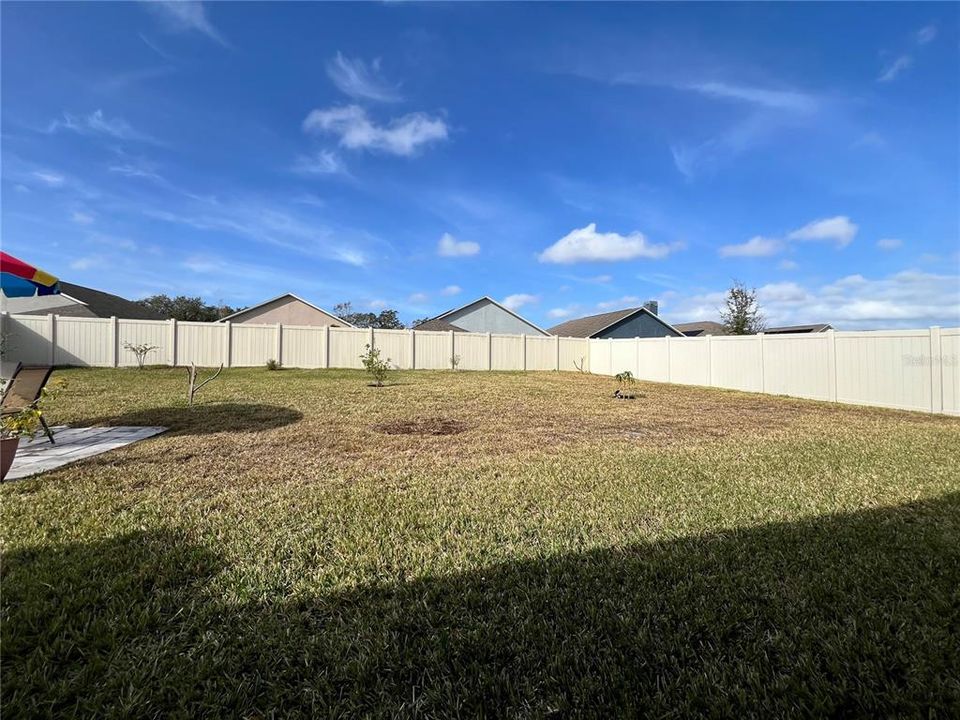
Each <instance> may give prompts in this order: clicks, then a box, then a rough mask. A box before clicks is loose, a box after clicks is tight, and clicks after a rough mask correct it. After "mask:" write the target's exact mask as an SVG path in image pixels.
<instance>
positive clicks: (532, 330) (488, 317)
mask: <svg viewBox="0 0 960 720" xmlns="http://www.w3.org/2000/svg"><path fill="white" fill-rule="evenodd" d="M414 329H415V330H443V331H450V330H452V331H453V332H471V333H502V334H506V335H548V334H549V333H547V331H546V330H543V329H541V328H539V327H537V326H536V325H534V324H533V323H532V322H530V321H529V320H527V319H526V318H524V317H521V316H520V315H518V314H517V313H515V312H514V311H513V310H511V309H510V308H507V307H504V306H503V305H501V304H500V303H498V302H497V301H496V300H494V299H493V298H490V297H486V296H484V297H482V298H480V299H478V300H474V301H473V302H471V303H467V304H466V305H463V306H461V307H458V308H454V309H453V310H448V311H447V312H445V313H443V314H442V315H437V316H436V317H434V318H430V319H429V320H427V321H425V322H422V323H420V324H419V325H417V326H416V327H415V328H414Z"/></svg>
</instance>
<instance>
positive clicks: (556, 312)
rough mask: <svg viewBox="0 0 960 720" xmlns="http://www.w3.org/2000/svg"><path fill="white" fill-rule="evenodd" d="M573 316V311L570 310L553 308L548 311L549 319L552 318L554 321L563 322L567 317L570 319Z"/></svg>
mask: <svg viewBox="0 0 960 720" xmlns="http://www.w3.org/2000/svg"><path fill="white" fill-rule="evenodd" d="M572 314H573V310H571V309H570V308H551V309H550V310H548V311H547V317H551V318H553V319H554V320H562V319H563V318H565V317H570V316H571V315H572Z"/></svg>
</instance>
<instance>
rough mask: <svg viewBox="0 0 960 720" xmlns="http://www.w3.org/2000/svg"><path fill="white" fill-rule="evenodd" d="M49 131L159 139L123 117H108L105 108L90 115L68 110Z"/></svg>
mask: <svg viewBox="0 0 960 720" xmlns="http://www.w3.org/2000/svg"><path fill="white" fill-rule="evenodd" d="M46 131H47V132H48V133H56V132H61V131H69V132H75V133H77V134H79V135H104V136H107V137H111V138H114V139H116V140H131V141H137V142H150V143H156V142H157V140H156V139H154V138H153V137H151V136H150V135H147V134H146V133H142V132H140V131H138V130H135V129H134V128H133V127H132V126H131V125H130V123H128V122H127V121H126V120H124V119H123V118H119V117H116V118H110V117H107V116H106V115H105V114H104V112H103V110H99V109H98V110H94V111H93V112H92V113H90V114H89V115H74V114H71V113H68V112H65V113H63V116H62V117H60V118H58V119H56V120H53V121H52V122H50V124H49V125H48V126H47V130H46Z"/></svg>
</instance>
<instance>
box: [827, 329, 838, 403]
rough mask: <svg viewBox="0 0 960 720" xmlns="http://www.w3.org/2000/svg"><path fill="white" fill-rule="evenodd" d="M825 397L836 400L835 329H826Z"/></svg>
mask: <svg viewBox="0 0 960 720" xmlns="http://www.w3.org/2000/svg"><path fill="white" fill-rule="evenodd" d="M827 399H828V400H830V401H831V402H836V401H837V331H836V330H833V329H830V330H827Z"/></svg>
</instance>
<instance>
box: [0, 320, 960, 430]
mask: <svg viewBox="0 0 960 720" xmlns="http://www.w3.org/2000/svg"><path fill="white" fill-rule="evenodd" d="M3 326H4V332H5V333H7V334H8V335H9V340H8V348H9V349H8V354H9V355H10V356H11V358H13V359H16V360H19V361H20V362H23V363H25V364H51V365H80V366H98V367H126V366H131V365H135V364H136V358H135V356H134V354H133V353H132V352H129V351H127V350H126V349H125V347H124V346H125V345H126V344H127V343H130V344H141V343H146V344H149V345H154V346H156V347H157V348H158V349H157V350H155V351H154V352H152V353H151V354H150V355H148V356H147V362H148V363H149V364H166V365H186V364H189V363H191V362H192V363H196V364H197V365H201V366H217V365H220V363H223V364H224V365H225V366H227V367H245V366H246V367H249V366H257V365H263V364H265V363H266V362H267V360H270V359H273V360H278V361H279V362H280V363H281V364H282V365H284V366H286V367H297V368H360V367H362V365H361V363H360V355H361V353H363V352H364V349H365V346H366V345H372V346H373V347H376V348H379V349H380V351H381V353H382V355H383V356H385V357H387V358H389V359H390V361H391V363H392V364H394V365H395V366H396V367H398V368H401V369H417V370H421V369H424V370H439V369H449V368H450V367H451V364H452V363H451V359H452V358H454V357H456V358H457V359H458V363H457V367H458V368H460V369H462V370H567V371H573V370H580V369H582V370H584V371H588V372H593V373H597V374H601V375H614V374H616V373H619V372H622V371H624V370H629V371H630V372H632V373H633V375H634V376H635V377H637V378H639V379H643V380H653V381H657V382H668V383H679V384H685V385H704V386H708V387H718V388H730V389H736V390H746V391H750V392H761V393H770V394H776V395H791V396H795V397H803V398H812V399H815V400H830V401H835V402H844V403H854V404H859V405H876V406H880V407H890V408H898V409H903V410H919V411H923V412H933V413H947V414H950V415H960V328H938V327H934V328H929V329H927V330H883V331H870V332H836V331H833V330H830V331H828V332H825V333H818V334H813V335H763V334H760V335H750V336H743V337H720V336H717V337H711V336H706V337H696V338H649V339H647V338H642V339H641V338H634V339H624V340H620V339H617V340H586V339H582V338H558V337H542V336H533V335H498V334H489V333H487V334H482V333H452V332H428V331H418V330H372V329H356V328H331V327H307V326H294V325H280V324H277V325H249V324H232V323H229V322H224V323H198V322H178V321H176V320H167V321H157V320H126V319H118V318H104V319H102V318H76V317H66V316H56V315H6V314H5V315H4V316H3Z"/></svg>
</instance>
